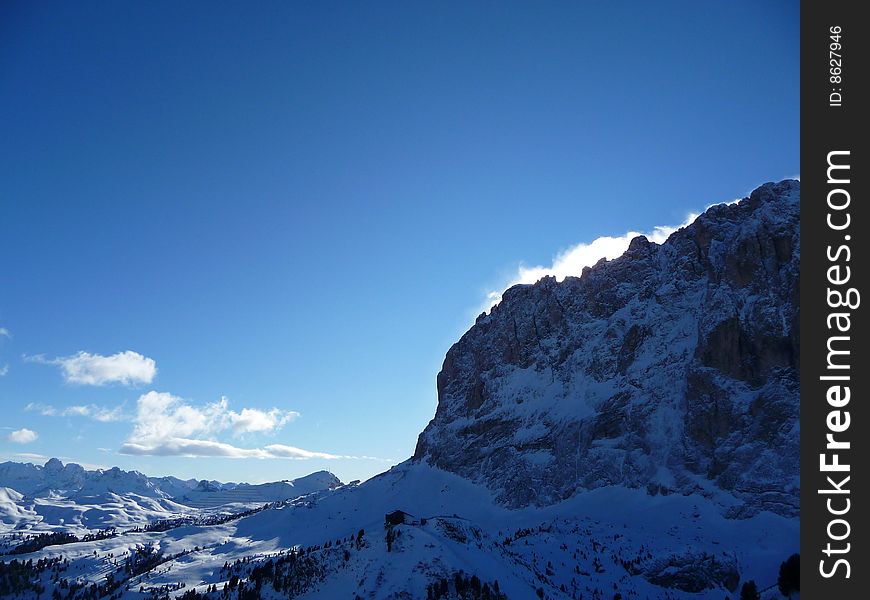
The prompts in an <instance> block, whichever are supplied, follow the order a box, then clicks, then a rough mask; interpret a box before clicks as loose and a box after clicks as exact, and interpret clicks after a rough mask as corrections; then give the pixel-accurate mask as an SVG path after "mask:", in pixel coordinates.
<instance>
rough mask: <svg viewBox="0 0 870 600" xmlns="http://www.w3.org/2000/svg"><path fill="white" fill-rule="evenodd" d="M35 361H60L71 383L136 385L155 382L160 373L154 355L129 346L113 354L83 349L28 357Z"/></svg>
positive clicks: (50, 362)
mask: <svg viewBox="0 0 870 600" xmlns="http://www.w3.org/2000/svg"><path fill="white" fill-rule="evenodd" d="M27 360H30V361H31V362H38V363H44V364H50V365H59V366H60V368H61V371H62V372H63V377H64V380H65V381H66V382H67V383H75V384H80V385H106V384H108V383H120V384H123V385H133V384H136V383H151V381H153V379H154V376H155V375H156V374H157V364H156V363H155V362H154V359H153V358H148V357H147V356H142V355H141V354H139V353H138V352H133V351H131V350H127V351H125V352H118V353H117V354H113V355H111V356H101V355H99V354H91V353H89V352H84V351H80V352H78V353H77V354H73V355H72V356H62V357H59V358H53V359H47V358H45V357H44V356H31V357H27Z"/></svg>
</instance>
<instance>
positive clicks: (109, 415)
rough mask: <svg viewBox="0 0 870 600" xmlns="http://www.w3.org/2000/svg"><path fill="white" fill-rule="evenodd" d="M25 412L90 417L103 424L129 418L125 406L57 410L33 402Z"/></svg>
mask: <svg viewBox="0 0 870 600" xmlns="http://www.w3.org/2000/svg"><path fill="white" fill-rule="evenodd" d="M24 410H26V411H30V412H38V413H39V414H41V415H42V416H44V417H88V418H90V419H94V420H95V421H100V422H101V423H111V422H114V421H124V420H126V419H127V418H128V417H127V415H125V414H124V406H123V405H121V406H116V407H114V408H107V407H105V406H97V405H96V404H87V405H76V406H69V407H67V408H62V409H61V408H55V407H54V406H52V405H51V404H40V403H38V402H31V403H29V404H28V405H27V406H25V407H24Z"/></svg>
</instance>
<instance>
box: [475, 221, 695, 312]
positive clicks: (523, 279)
mask: <svg viewBox="0 0 870 600" xmlns="http://www.w3.org/2000/svg"><path fill="white" fill-rule="evenodd" d="M697 217H698V215H697V214H690V215H689V216H688V217H687V218H686V220H685V221H684V222H683V223H681V224H680V225H660V226H658V227H654V228H653V230H652V231H649V232H646V233H641V232H638V231H629V232H627V233H624V234H622V235H619V236H615V237H612V236H602V237H599V238H596V239H595V240H593V241H591V242H589V243H585V242H581V243H579V244H577V245H576V246H571V247H570V248H568V249H567V250H565V251H563V252H560V253H559V254H557V255H556V257H555V258H554V259H553V263H552V264H551V265H550V266H547V267H545V266H541V265H538V266H534V267H528V266H526V265H523V264H520V265H519V267H518V268H517V273H516V275H514V277H513V278H512V279H511V280H510V281H508V283H506V284H505V285H504V286H503V287H502V290H507V289H508V288H510V287H512V286H514V285H517V284H531V283H535V282H536V281H538V280H539V279H541V278H542V277H546V276H553V277H555V278H556V279H557V280H558V281H562V280H563V279H565V277H568V276H575V277H579V276H580V274H581V273H582V272H583V267H591V266H592V265H594V264H595V263H597V262H598V261H599V260H601V259H602V258H606V259H607V260H612V259H614V258H616V257H618V256H621V255H622V254H623V253H624V252H625V251H626V250H628V245H629V243H630V242H631V240H633V239H634V238H636V237H637V236H639V235H643V236H646V238H647V239H648V240H649V241H651V242H654V243H656V244H661V243H662V242H664V241H665V240H666V239H668V236H670V235H671V234H672V233H674V232H675V231H677V230H678V229H680V228H681V227H685V226H686V225H688V224H690V223H691V222H692V221H694V220H695V219H696V218H697ZM503 293H504V292H499V291H496V290H492V291H490V292H489V293H488V294H487V297H486V303H485V304H484V305H483V307H482V308H483V310H485V311H488V310H489V309H491V308H492V307H493V306H495V305H496V304H498V303H499V302H501V297H502V294H503Z"/></svg>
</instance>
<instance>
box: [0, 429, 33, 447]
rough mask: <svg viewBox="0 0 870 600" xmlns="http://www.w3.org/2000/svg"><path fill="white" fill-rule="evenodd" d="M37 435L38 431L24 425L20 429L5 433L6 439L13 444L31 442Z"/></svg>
mask: <svg viewBox="0 0 870 600" xmlns="http://www.w3.org/2000/svg"><path fill="white" fill-rule="evenodd" d="M38 437H39V434H38V433H36V432H35V431H33V430H30V429H27V428H26V427H24V428H22V429H16V430H15V431H13V432H12V433H10V434H9V435H7V436H6V439H7V440H9V441H10V442H12V443H13V444H30V443H31V442H35V441H36V439H37V438H38Z"/></svg>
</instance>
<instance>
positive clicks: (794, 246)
mask: <svg viewBox="0 0 870 600" xmlns="http://www.w3.org/2000/svg"><path fill="white" fill-rule="evenodd" d="M799 200H800V182H798V181H794V180H786V181H781V182H779V183H767V184H764V185H762V186H760V187H759V188H757V189H756V190H754V191H753V192H752V193H751V194H750V196H749V197H747V198H744V199H743V200H741V201H739V202H736V203H731V204H720V205H716V206H713V207H711V208H709V209H708V210H707V211H705V212H704V213H703V214H702V215H700V216H699V217H698V218H697V219H696V220H695V221H694V222H693V223H691V224H690V225H688V226H686V227H684V228H682V229H680V230H678V231H676V232H675V233H673V234H672V235H671V236H670V237H669V238H668V239H667V240H666V241H665V242H664V243H663V244H661V245H658V244H654V243H652V242H650V241H649V240H647V239H646V238H644V237H642V236H639V237H637V238H635V239H634V240H632V242H631V244H630V245H629V249H628V250H627V251H626V252H625V254H623V255H622V256H620V257H618V258H615V259H613V260H609V261H608V260H604V259H602V260H601V261H599V262H598V263H596V264H595V265H594V266H593V267H591V268H588V269H584V270H583V273H581V274H578V275H580V277H566V278H565V280H564V281H562V282H557V281H556V280H555V279H554V278H552V277H548V278H543V279H541V280H539V281H538V282H537V283H535V284H533V285H518V286H514V287H512V288H511V289H509V290H507V291H506V292H505V294H504V295H503V299H502V302H501V303H500V304H498V305H497V306H495V307H494V308H493V310H492V311H491V313H490V315H489V316H488V317H487V318H483V319H478V321H477V322H476V323H475V325H474V326H472V327H471V329H469V331H468V332H466V334H465V335H463V336H462V338H461V339H460V340H459V342H457V343H456V344H454V346H453V347H452V348H451V349H450V350H449V352H448V353H447V357H446V358H445V360H444V364H443V367H442V370H441V372H440V373H439V374H438V378H437V384H438V408H437V410H436V414H435V417H434V418H433V419H432V421H431V422H430V423H429V425H428V426H427V427H426V429H425V430H424V431H423V433H421V435H420V437H419V440H418V443H417V448H416V451H415V453H414V460H416V461H426V462H429V463H430V464H432V465H434V466H437V467H440V468H442V469H445V470H447V471H450V472H453V473H456V474H459V475H461V476H463V477H466V478H468V479H471V480H473V481H478V482H481V483H485V484H486V485H487V486H488V487H489V488H490V489H492V490H493V491H494V492H496V494H497V496H498V498H499V500H500V501H501V502H503V503H504V504H507V505H508V506H513V507H518V506H525V505H529V504H536V505H545V504H552V503H555V502H558V501H560V500H561V499H564V498H566V497H569V496H572V495H574V494H576V493H579V492H582V491H584V490H590V489H594V488H598V487H602V486H607V485H614V484H616V485H626V486H628V487H635V488H646V489H647V490H648V491H649V492H650V493H660V492H671V491H679V492H681V493H692V492H698V493H702V494H704V495H706V496H710V497H717V498H720V499H721V500H722V502H723V504H730V505H733V506H735V508H733V509H732V515H733V516H747V515H751V514H753V513H754V512H756V511H758V510H761V509H764V508H766V509H770V510H772V511H774V512H779V513H782V514H794V513H796V512H797V510H798V508H797V507H798V506H799V501H798V482H797V481H796V480H792V477H791V476H787V475H786V474H788V473H796V472H797V464H798V463H797V461H798V438H797V434H796V427H797V418H798V392H797V389H798V387H797V381H798V377H797V356H798V352H797V347H798V340H797V330H798V328H797V317H798V293H797V291H798V263H799V240H800V225H799V215H798V208H799ZM771 489H775V490H782V492H781V493H770V492H767V491H765V490H771ZM726 497H727V498H730V500H729V499H727V498H726ZM735 500H736V501H735Z"/></svg>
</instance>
